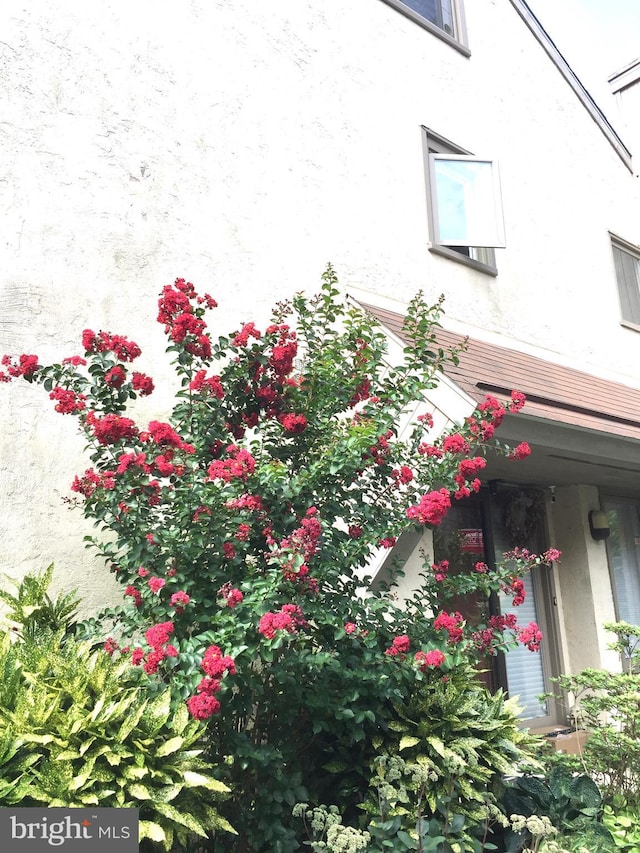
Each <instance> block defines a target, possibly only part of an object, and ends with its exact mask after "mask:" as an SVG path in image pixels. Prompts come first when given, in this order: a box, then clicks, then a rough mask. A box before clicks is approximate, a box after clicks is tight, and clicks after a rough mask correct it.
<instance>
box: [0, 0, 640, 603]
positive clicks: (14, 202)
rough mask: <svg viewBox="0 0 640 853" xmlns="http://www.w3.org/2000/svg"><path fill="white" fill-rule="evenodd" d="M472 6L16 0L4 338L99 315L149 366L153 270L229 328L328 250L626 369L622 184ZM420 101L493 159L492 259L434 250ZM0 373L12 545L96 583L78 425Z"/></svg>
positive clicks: (350, 280)
mask: <svg viewBox="0 0 640 853" xmlns="http://www.w3.org/2000/svg"><path fill="white" fill-rule="evenodd" d="M466 18H467V28H468V34H469V45H470V48H471V51H472V55H471V57H470V58H468V57H465V56H464V55H462V54H461V53H459V52H458V51H456V50H455V49H453V48H452V47H451V46H450V45H448V44H446V43H445V42H444V41H442V40H440V39H438V38H436V37H435V36H433V35H432V34H431V33H429V32H427V31H426V30H424V29H423V28H421V27H419V26H417V25H416V24H415V23H413V22H412V21H410V20H408V19H407V18H405V17H404V16H402V15H400V14H398V13H397V12H396V11H395V10H394V9H392V8H391V7H390V6H388V5H387V4H385V3H383V2H381V0H353V2H350V3H342V2H339V0H277V2H274V3H263V4H257V3H255V2H253V3H252V2H249V0H233V2H227V1H226V0H225V2H196V0H193V2H188V3H180V4H176V3H168V2H166V0H161V2H150V0H135V2H131V0H112V2H109V3H87V2H85V1H84V0H46V2H45V0H35V2H27V0H5V2H4V3H3V5H2V9H1V10H0V24H1V32H2V35H1V36H0V144H1V145H2V151H3V158H2V161H1V162H0V194H1V204H2V217H3V228H2V236H1V238H0V262H1V263H0V353H4V352H14V353H15V352H21V351H26V352H36V353H38V355H39V356H40V357H41V360H42V361H47V360H49V359H52V358H59V357H61V356H66V355H70V354H72V353H73V352H76V351H77V349H78V341H79V339H80V335H81V332H82V330H83V329H84V328H85V327H87V326H90V327H93V328H106V329H110V330H111V331H114V332H120V333H122V334H126V335H128V336H129V337H131V338H133V339H134V340H136V341H137V342H138V343H139V344H140V345H141V346H142V348H143V351H144V353H145V356H144V360H145V363H144V364H142V363H141V364H140V369H143V370H146V371H147V372H149V373H151V374H152V375H154V377H155V378H156V380H157V384H158V385H161V384H162V367H161V365H162V351H163V347H164V343H163V339H162V334H161V330H160V327H159V326H157V325H156V324H155V323H153V318H154V316H155V300H156V296H157V293H158V291H159V289H160V288H161V287H162V286H163V285H164V284H166V283H167V282H169V281H171V280H173V279H174V278H175V277H176V276H178V275H184V276H186V277H187V278H189V279H191V280H192V281H194V282H195V283H196V284H197V285H199V286H201V287H202V288H203V289H206V290H208V291H210V292H211V293H212V294H213V295H214V296H215V297H216V299H218V301H219V302H220V306H221V307H220V309H219V310H218V311H217V312H216V313H217V317H216V321H215V322H216V323H217V324H219V325H218V326H217V327H216V328H219V329H220V331H228V330H229V328H230V327H231V328H232V327H234V326H237V325H239V324H240V322H241V321H243V320H248V319H256V320H257V321H258V322H264V320H265V319H266V317H267V316H268V310H269V308H270V307H271V305H272V304H273V303H274V302H275V301H277V300H279V299H282V298H285V297H288V296H290V295H291V294H292V293H294V292H295V291H297V290H300V289H307V290H312V289H313V288H315V287H316V285H317V282H318V279H319V276H320V274H321V272H322V270H323V268H324V266H325V264H326V262H327V261H331V262H332V263H333V264H334V266H335V267H336V269H337V271H338V274H339V276H340V279H341V282H342V284H343V285H345V286H348V285H350V284H356V285H360V286H362V287H364V288H366V289H367V290H370V291H373V292H374V293H378V294H381V295H383V296H393V297H394V298H396V299H400V300H408V299H409V298H410V297H411V296H413V294H414V293H415V291H416V290H417V289H418V288H423V289H424V290H425V292H426V294H427V296H428V297H433V298H435V297H437V296H438V295H439V294H440V293H442V292H444V293H445V294H446V296H447V300H446V311H447V316H448V317H450V318H451V319H452V320H455V321H457V322H459V323H461V324H464V325H466V326H468V327H469V331H473V329H474V328H476V329H479V330H487V331H488V332H491V333H497V334H500V335H503V336H505V338H506V339H507V340H506V341H505V343H507V345H508V343H509V340H511V339H515V340H527V341H534V342H535V343H536V344H537V345H538V346H540V347H543V348H547V349H549V350H553V351H554V352H555V353H556V354H558V357H560V358H563V359H567V360H571V361H572V362H574V363H575V362H578V363H579V364H580V365H581V366H582V367H584V368H585V369H589V366H590V365H593V366H594V369H596V370H597V369H602V368H603V367H604V366H605V365H606V369H607V370H609V371H612V372H614V373H618V374H620V375H623V376H624V375H626V376H629V375H631V373H632V372H633V371H634V370H635V364H636V363H637V349H638V338H637V337H636V333H635V332H631V331H629V330H627V329H621V328H620V326H619V322H618V321H619V312H618V306H617V294H616V283H615V276H614V270H613V262H612V258H611V250H610V245H609V237H608V234H607V231H608V229H611V230H613V231H616V232H618V233H619V234H620V235H621V236H623V237H625V238H626V239H628V240H632V241H633V240H636V241H638V242H640V233H639V229H640V225H638V223H639V222H640V219H639V218H638V217H637V216H634V215H632V214H633V210H634V209H635V208H634V207H633V206H634V205H636V204H637V197H636V193H637V190H636V184H635V183H634V182H633V180H632V178H631V175H630V173H629V172H628V170H627V169H626V168H625V166H624V165H623V164H622V162H621V161H620V159H619V158H618V157H617V155H616V154H615V152H614V151H613V149H612V148H611V147H610V146H609V144H608V142H607V141H606V139H605V138H604V136H603V135H602V134H601V133H600V131H599V129H598V128H597V127H596V125H595V124H594V122H593V120H592V119H591V118H590V117H589V115H588V114H587V113H586V111H585V110H584V108H583V106H582V105H581V104H580V103H579V101H578V100H577V98H576V96H575V95H574V93H573V92H572V91H571V90H570V89H569V87H568V86H567V85H566V83H565V82H564V81H563V80H562V78H561V76H560V74H559V73H558V71H557V69H556V68H555V67H554V66H553V65H552V63H551V62H550V60H549V59H548V58H547V56H546V55H545V53H544V52H543V50H542V49H541V47H540V46H539V45H538V44H537V43H536V42H535V40H534V38H533V37H532V35H531V34H530V32H529V31H528V30H527V28H526V26H525V25H524V24H523V22H522V21H521V19H520V18H519V16H518V15H517V14H516V12H515V10H514V9H513V7H512V5H511V3H510V2H508V0H467V3H466ZM421 125H426V126H428V127H431V128H432V129H434V130H435V131H437V132H438V133H441V134H442V135H444V136H446V137H448V138H449V139H451V140H452V141H454V142H456V143H457V144H459V145H461V146H463V147H465V148H467V149H469V150H472V151H474V152H475V153H477V154H480V155H488V156H495V157H496V158H498V159H499V160H500V163H501V168H502V190H503V197H504V211H505V222H506V231H507V249H506V250H498V251H497V263H498V270H499V275H498V277H497V278H491V277H488V276H486V275H484V274H482V273H480V272H477V271H475V270H472V269H470V268H468V267H465V266H463V265H461V264H457V263H453V262H451V261H449V260H447V259H443V258H441V257H436V256H435V255H432V254H431V253H429V251H428V249H427V242H428V233H427V213H426V204H425V184H424V163H423V150H422V139H421V131H420V127H421ZM1 390H2V402H3V404H4V406H3V408H4V411H5V413H6V414H5V416H4V418H3V428H2V430H1V431H0V475H1V480H0V541H2V542H3V549H4V554H3V563H5V564H6V566H7V568H8V570H10V571H15V572H16V573H20V572H22V571H23V570H25V568H29V569H30V568H34V567H37V565H39V564H42V565H46V563H47V562H49V561H50V560H51V559H54V558H55V560H56V563H58V564H59V565H61V566H62V565H63V564H64V563H65V558H66V564H67V565H66V566H65V571H67V569H68V570H69V572H70V575H71V576H73V577H75V578H76V580H75V581H74V582H75V583H78V582H81V583H82V584H84V585H85V587H86V588H87V594H88V595H93V594H94V591H95V585H94V584H93V583H92V582H87V573H86V571H85V567H86V566H87V560H88V557H87V553H86V551H85V550H84V548H83V547H82V544H81V542H80V538H81V537H80V536H79V535H78V536H76V522H75V521H73V522H70V521H69V515H68V511H67V509H66V507H64V505H63V504H62V502H61V498H62V496H63V494H65V493H66V492H65V489H66V488H67V487H68V484H69V483H70V482H71V480H72V478H73V475H74V474H75V473H76V472H77V471H78V470H84V467H86V464H85V461H84V459H83V458H82V456H81V453H80V446H79V441H78V440H75V437H74V436H73V437H72V436H71V433H72V432H73V430H72V426H71V425H70V424H69V423H67V421H66V419H64V418H61V417H59V416H56V415H54V414H53V413H52V411H51V409H52V405H51V404H50V403H49V401H47V400H46V395H41V396H38V395H37V392H36V391H33V390H32V389H25V388H24V387H22V388H20V387H19V386H16V387H15V388H14V387H10V388H3V389H1ZM166 405H167V398H166V397H164V398H163V397H162V395H161V394H158V395H154V397H153V398H151V400H150V401H148V403H147V405H146V408H145V415H146V416H147V417H150V416H159V415H161V414H162V413H163V412H164V410H165V409H166ZM72 540H73V541H77V546H76V548H75V550H73V549H72V548H71V541H72ZM5 543H6V546H5ZM67 555H68V556H67ZM101 594H102V593H101V592H100V591H99V590H98V591H97V592H95V597H98V598H99V597H100V595H101Z"/></svg>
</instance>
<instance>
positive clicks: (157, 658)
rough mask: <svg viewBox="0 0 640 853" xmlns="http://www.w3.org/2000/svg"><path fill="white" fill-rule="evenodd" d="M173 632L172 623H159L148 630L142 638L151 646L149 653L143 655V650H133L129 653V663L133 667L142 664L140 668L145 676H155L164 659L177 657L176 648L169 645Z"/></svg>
mask: <svg viewBox="0 0 640 853" xmlns="http://www.w3.org/2000/svg"><path fill="white" fill-rule="evenodd" d="M173 631H174V628H173V623H172V622H160V623H159V624H157V625H152V626H151V627H150V628H148V629H147V631H145V635H144V636H145V639H146V641H147V643H148V644H149V645H150V646H151V651H149V652H147V653H146V654H145V652H144V650H143V649H141V648H139V647H138V648H136V649H134V650H133V652H132V653H131V663H132V664H133V665H134V666H139V665H140V664H142V668H143V669H144V671H145V672H146V673H147V675H155V674H156V673H157V672H158V668H159V667H160V664H161V663H162V661H163V660H164V659H165V658H175V657H177V656H178V650H177V649H176V647H175V646H174V645H172V644H171V643H169V639H170V637H171V635H172V634H173Z"/></svg>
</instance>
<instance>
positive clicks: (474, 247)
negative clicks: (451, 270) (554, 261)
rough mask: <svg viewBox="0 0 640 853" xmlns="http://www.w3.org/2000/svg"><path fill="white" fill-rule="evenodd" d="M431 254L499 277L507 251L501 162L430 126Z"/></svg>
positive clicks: (427, 141) (426, 134)
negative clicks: (500, 253) (500, 257)
mask: <svg viewBox="0 0 640 853" xmlns="http://www.w3.org/2000/svg"><path fill="white" fill-rule="evenodd" d="M424 142H425V152H426V156H427V169H426V177H427V194H428V214H429V233H430V238H431V246H430V248H431V250H432V251H434V252H437V253H439V254H442V255H446V256H447V257H449V258H451V259H452V260H457V261H462V262H466V263H469V264H471V265H472V266H474V267H476V268H478V269H482V270H483V271H484V272H488V273H491V274H493V275H495V274H496V273H497V270H496V258H495V252H494V248H504V246H505V238H504V220H503V216H502V198H501V194H500V177H499V173H498V164H497V163H496V162H495V161H493V160H487V159H482V158H479V157H474V156H472V155H471V154H470V153H469V152H468V151H465V150H464V149H463V148H459V147H458V146H455V145H453V143H451V142H449V141H448V140H446V139H444V137H442V136H439V135H438V134H435V133H434V132H433V131H431V130H428V129H427V128H424Z"/></svg>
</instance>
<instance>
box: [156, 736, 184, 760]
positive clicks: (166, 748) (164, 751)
mask: <svg viewBox="0 0 640 853" xmlns="http://www.w3.org/2000/svg"><path fill="white" fill-rule="evenodd" d="M183 744H184V738H183V737H172V738H169V740H167V741H165V742H164V743H163V744H162V745H161V746H160V747H159V748H158V749H157V750H156V756H158V758H164V756H165V755H170V754H171V753H172V752H177V751H178V750H179V749H180V747H181V746H182V745H183Z"/></svg>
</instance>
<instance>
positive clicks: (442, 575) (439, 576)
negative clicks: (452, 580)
mask: <svg viewBox="0 0 640 853" xmlns="http://www.w3.org/2000/svg"><path fill="white" fill-rule="evenodd" d="M431 571H432V572H433V577H434V579H435V580H436V581H437V582H438V583H442V581H443V580H446V578H447V573H448V571H449V560H440V562H439V563H433V564H432V566H431Z"/></svg>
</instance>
